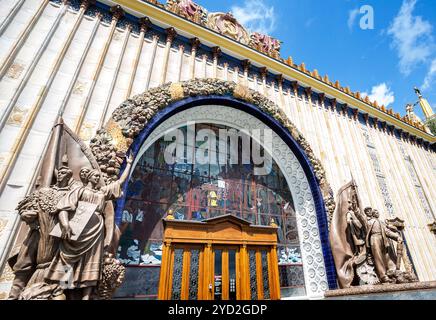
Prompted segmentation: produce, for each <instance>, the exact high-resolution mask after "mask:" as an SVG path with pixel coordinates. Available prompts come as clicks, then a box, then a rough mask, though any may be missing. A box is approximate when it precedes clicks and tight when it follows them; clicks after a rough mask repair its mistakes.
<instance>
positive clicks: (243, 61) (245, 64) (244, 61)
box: [242, 60, 251, 73]
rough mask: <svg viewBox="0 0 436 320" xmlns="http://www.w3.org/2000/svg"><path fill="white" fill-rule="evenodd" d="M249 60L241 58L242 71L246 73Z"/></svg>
mask: <svg viewBox="0 0 436 320" xmlns="http://www.w3.org/2000/svg"><path fill="white" fill-rule="evenodd" d="M250 66H251V62H250V60H242V67H243V68H244V73H248V71H249V70H250Z"/></svg>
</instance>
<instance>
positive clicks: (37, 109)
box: [0, 0, 436, 300]
mask: <svg viewBox="0 0 436 320" xmlns="http://www.w3.org/2000/svg"><path fill="white" fill-rule="evenodd" d="M0 7H1V9H2V10H0V117H1V120H0V271H2V272H0V274H2V275H1V277H0V299H1V298H7V297H8V294H9V290H10V287H11V285H12V282H13V280H14V274H13V271H12V269H11V267H10V266H9V264H8V263H7V260H8V257H9V256H10V254H11V251H12V249H13V247H14V246H15V245H16V244H17V243H19V242H20V241H22V239H23V238H24V235H23V233H24V231H23V228H22V226H21V225H22V223H21V222H20V216H19V215H18V214H17V211H16V209H15V208H16V206H17V203H18V202H19V201H20V200H21V199H22V198H23V197H25V196H26V195H27V194H29V193H30V192H31V191H32V190H33V189H34V187H35V184H37V183H38V172H39V168H40V167H41V166H42V165H43V164H42V162H43V157H44V154H45V152H46V150H47V145H48V141H49V138H50V134H51V131H52V128H53V126H54V125H55V124H56V123H57V121H58V120H57V119H58V118H59V117H62V118H63V121H64V123H65V124H66V125H67V126H68V127H69V128H70V130H71V131H72V132H74V133H75V134H76V135H77V136H78V137H79V138H80V139H81V140H82V141H83V143H84V144H85V145H86V146H88V147H89V149H90V150H91V151H92V153H93V154H94V156H95V158H96V161H97V162H98V165H99V170H101V172H102V174H103V175H104V176H105V177H106V178H107V179H109V180H110V179H111V178H113V179H115V178H116V177H118V176H120V174H121V173H122V170H123V165H122V163H123V162H122V161H123V160H122V159H121V160H120V158H122V155H123V154H125V153H127V152H128V151H129V150H130V151H131V152H133V154H134V155H135V160H134V164H133V170H132V173H131V175H130V179H129V182H128V183H127V184H126V185H125V186H124V187H123V188H124V189H123V191H124V192H123V197H122V198H121V199H119V200H117V201H116V202H115V203H114V204H115V221H116V225H117V230H119V234H120V238H119V243H117V249H116V254H117V259H118V260H119V261H120V262H121V263H122V264H123V265H124V266H125V267H126V274H125V279H124V282H123V284H122V285H121V287H120V288H119V289H118V291H117V292H116V294H115V297H117V298H141V299H157V298H162V299H214V298H215V299H224V300H226V299H278V298H282V299H294V298H295V299H296V298H302V299H305V298H323V297H326V296H329V293H328V292H335V290H337V289H339V288H342V289H344V286H343V285H341V281H340V279H339V278H340V277H341V275H340V273H341V271H340V270H339V268H340V263H339V262H338V258H337V251H335V250H337V245H336V244H335V241H336V240H335V238H334V237H333V236H332V230H336V229H335V227H334V225H335V223H336V222H337V219H336V218H335V215H337V214H340V212H339V213H338V210H339V209H340V208H339V207H340V199H339V198H340V193H339V192H340V191H341V190H343V188H342V187H343V186H344V185H346V184H347V183H349V182H350V181H351V180H352V181H353V185H355V186H357V187H358V194H359V206H360V209H361V210H363V207H372V208H376V209H377V210H378V211H379V214H380V219H381V220H383V221H385V220H386V221H388V220H391V221H396V222H398V221H400V223H399V225H397V226H399V228H398V230H396V231H397V232H398V234H401V237H402V239H403V244H404V246H401V252H402V253H401V254H402V257H403V260H404V263H403V265H401V264H400V265H399V266H398V270H400V269H401V270H406V271H407V272H409V273H410V274H412V275H413V278H414V280H415V281H416V280H418V282H417V283H418V284H416V283H415V287H414V288H415V289H416V288H418V289H419V288H429V287H432V286H433V287H434V283H433V281H435V280H436V249H435V248H436V235H435V232H436V218H435V217H436V188H435V181H436V153H435V142H436V137H435V136H434V135H433V134H432V133H431V130H430V129H429V127H428V126H427V125H426V124H425V123H426V122H424V121H421V120H420V119H419V118H417V117H416V116H415V115H414V113H413V108H412V107H410V106H409V108H408V114H407V115H406V116H401V115H400V114H398V113H395V112H394V111H393V110H392V109H387V108H386V107H385V106H380V105H378V104H377V102H376V101H370V100H369V99H368V97H363V96H362V95H361V94H360V93H359V92H357V91H352V90H351V89H350V88H349V87H346V86H343V85H341V84H340V83H339V81H336V80H333V79H329V77H328V76H327V75H320V74H319V73H318V71H317V70H308V69H307V68H306V67H305V65H304V63H301V64H296V63H295V62H294V61H293V60H292V58H291V57H289V58H282V57H281V56H280V45H281V43H280V41H278V40H276V39H273V38H271V37H270V36H268V35H262V34H259V33H255V32H254V33H251V32H249V31H248V30H246V29H245V28H244V26H242V25H241V24H240V23H239V22H238V21H237V20H236V19H235V18H234V17H233V16H232V15H231V14H225V13H209V12H207V11H206V9H204V8H202V7H200V6H199V5H197V4H195V3H193V2H191V1H190V0H169V1H168V2H167V3H165V4H161V3H159V2H157V1H156V0H148V1H146V0H142V1H133V0H117V1H109V0H99V1H96V2H94V1H88V0H84V1H78V0H70V1H58V0H53V1H49V0H16V1H12V0H2V1H0ZM417 92H418V93H419V91H417ZM419 104H420V106H421V107H422V109H423V110H424V113H425V115H426V117H427V119H426V120H429V121H430V120H432V118H434V115H433V111H432V110H431V107H430V106H429V104H428V102H427V101H426V100H425V98H424V97H422V96H421V95H420V94H419ZM172 128H179V129H180V130H181V131H180V132H182V133H183V134H184V135H189V132H192V133H193V134H194V135H195V136H198V135H201V134H202V133H204V130H207V132H209V133H211V132H212V133H213V134H215V135H216V136H218V135H219V133H220V132H221V131H223V130H227V131H228V130H237V131H238V132H245V131H247V132H255V131H256V130H264V131H265V130H270V131H271V136H270V140H271V141H270V142H271V143H270V144H269V145H267V144H266V143H265V144H263V143H262V142H261V140H262V139H260V138H259V139H257V138H256V136H255V135H254V134H253V135H249V134H248V133H247V134H245V133H243V134H242V136H244V135H248V141H251V142H252V143H253V145H254V144H256V143H257V144H260V145H261V151H262V152H261V153H262V154H263V155H265V154H269V155H270V158H271V159H270V163H269V167H270V170H269V171H268V172H267V173H265V174H263V175H256V174H255V168H256V164H254V163H252V161H251V162H250V161H249V163H248V164H247V163H244V164H242V163H239V162H236V163H230V162H228V161H227V160H228V157H229V154H228V150H227V151H225V152H224V153H223V155H222V158H220V156H221V154H220V152H221V151H219V152H218V155H215V154H214V153H212V156H213V155H215V156H216V157H218V158H220V159H225V160H224V162H220V161H218V162H216V161H211V162H209V163H206V164H204V163H199V162H196V161H189V155H188V154H195V153H196V152H197V150H198V148H199V145H198V144H196V142H198V140H197V141H193V143H190V141H189V139H186V140H185V139H182V142H181V144H182V147H183V150H185V151H184V153H183V154H182V156H181V157H179V158H178V159H177V161H176V163H173V164H172V165H171V166H170V165H168V163H166V162H165V150H166V148H167V147H168V145H169V143H168V140H166V139H164V136H165V134H166V133H167V132H168V130H170V129H172ZM244 130H245V131H244ZM264 139H266V137H264ZM206 141H208V143H209V142H210V141H212V143H210V145H209V146H210V147H211V146H212V144H214V142H213V141H214V140H210V138H209V139H208V140H206ZM263 141H265V140H263ZM214 147H215V144H214ZM208 150H209V149H208ZM236 150H237V153H238V154H239V153H240V152H241V150H240V149H236ZM208 156H210V153H209V155H208ZM216 157H215V160H216ZM119 160H120V161H119ZM209 160H211V159H209ZM338 208H339V209H338ZM346 209H348V208H346ZM339 211H340V210H339ZM345 211H346V210H345ZM335 212H336V213H335ZM335 221H336V222H335ZM205 230H206V231H205ZM268 230H269V231H268ZM271 230H273V231H274V232H273V234H274V236H273V237H272V238H271V235H270V233H271V232H270V231H271ZM187 231H191V233H189V234H188V233H186V232H187ZM347 232H348V231H347ZM253 234H254V235H255V236H252V235H253ZM256 235H257V236H256ZM275 235H277V236H275ZM187 239H191V240H189V241H188V240H187ZM217 239H218V240H217ZM335 248H336V249H335ZM403 251H404V253H403ZM397 254H399V251H398V250H397ZM370 265H371V264H370ZM369 269H371V268H369ZM162 270H163V271H162ZM359 270H360V271H359V272H360V273H359V272H358V274H359V277H360V284H366V285H371V284H375V283H377V282H380V281H381V280H382V279H380V276H379V277H378V278H377V275H375V273H374V272H375V271H374V268H372V269H371V270H369V271H368V270H367V271H365V270H363V269H362V268H361V269H359ZM179 271H180V272H179ZM245 271H246V272H245ZM365 272H367V273H368V274H371V272H372V275H373V278H374V279H375V280H374V279H373V280H369V278H368V277H369V276H365V275H363V274H364V273H365ZM163 274H164V275H165V276H163ZM201 279H205V280H201ZM365 279H366V280H365ZM371 281H372V282H371ZM420 283H421V284H422V286H421V287H419V284H420ZM345 288H347V286H345ZM376 291H377V290H376ZM392 291H395V288H394V289H392ZM374 292H375V291H374ZM344 294H347V292H345V293H344ZM348 294H354V293H351V291H349V292H348ZM330 295H331V294H330Z"/></svg>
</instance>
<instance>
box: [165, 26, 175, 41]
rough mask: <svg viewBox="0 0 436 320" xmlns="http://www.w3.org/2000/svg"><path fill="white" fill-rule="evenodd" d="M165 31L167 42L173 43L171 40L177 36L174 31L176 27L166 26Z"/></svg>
mask: <svg viewBox="0 0 436 320" xmlns="http://www.w3.org/2000/svg"><path fill="white" fill-rule="evenodd" d="M165 32H166V34H167V42H169V43H173V41H174V39H175V38H176V36H177V32H176V29H174V28H172V27H171V28H167V29H166V30H165Z"/></svg>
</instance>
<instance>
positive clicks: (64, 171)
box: [56, 167, 73, 186]
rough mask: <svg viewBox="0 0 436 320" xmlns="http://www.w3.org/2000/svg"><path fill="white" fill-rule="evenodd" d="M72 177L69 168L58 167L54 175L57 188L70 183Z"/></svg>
mask: <svg viewBox="0 0 436 320" xmlns="http://www.w3.org/2000/svg"><path fill="white" fill-rule="evenodd" d="M72 176H73V171H71V170H70V168H68V167H60V168H59V169H58V171H57V174H56V180H57V184H58V185H59V186H65V185H67V184H68V181H70V179H71V177H72Z"/></svg>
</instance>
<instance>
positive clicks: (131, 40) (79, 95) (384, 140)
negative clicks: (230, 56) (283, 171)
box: [0, 0, 436, 297]
mask: <svg viewBox="0 0 436 320" xmlns="http://www.w3.org/2000/svg"><path fill="white" fill-rule="evenodd" d="M14 6H17V7H16V9H14V8H15V7H14ZM0 8H1V10H0V67H1V66H2V65H4V64H5V63H6V62H8V61H9V62H10V65H9V67H8V68H7V70H6V72H5V74H4V75H3V77H1V78H0V115H1V116H2V117H6V115H7V112H8V108H9V109H10V110H9V115H8V116H7V117H6V118H5V119H7V121H6V122H5V125H4V126H3V128H0V174H1V175H2V176H1V177H4V179H7V180H6V181H7V183H6V185H5V188H4V190H3V192H1V193H0V257H1V261H4V259H5V258H6V256H7V250H8V249H9V248H10V245H11V241H12V238H13V235H14V232H15V230H16V227H17V221H18V219H17V214H16V212H15V211H14V208H15V206H16V204H17V203H18V202H19V201H20V200H21V199H22V198H23V197H24V196H25V195H26V193H27V192H29V190H30V185H31V182H32V179H34V173H35V171H36V168H37V166H38V162H39V161H40V159H41V155H42V153H43V150H44V146H45V144H46V143H47V139H48V137H49V134H50V130H51V127H52V125H53V124H54V122H55V120H56V118H57V116H58V114H60V115H62V116H63V117H64V120H65V122H66V124H67V125H68V126H69V127H70V128H72V129H73V130H74V131H76V132H77V133H78V134H79V135H80V136H81V137H82V138H83V139H84V140H85V141H89V140H90V139H91V138H92V137H93V136H94V134H95V132H96V130H97V129H98V128H99V126H100V124H101V123H105V122H106V121H107V120H108V119H109V117H110V115H111V113H112V112H113V110H114V109H115V108H116V107H117V106H118V105H119V104H121V103H122V102H123V101H124V100H125V99H126V98H128V97H131V96H133V95H136V94H140V93H142V92H144V91H145V90H147V89H150V88H153V87H157V86H159V85H161V84H162V80H164V82H169V81H171V82H177V81H186V80H189V79H192V75H194V77H195V78H205V77H208V78H212V77H214V76H215V75H216V77H217V78H219V79H222V80H228V81H234V82H237V83H240V84H245V85H247V86H248V87H250V88H252V89H254V90H257V91H259V92H261V93H264V94H265V95H266V96H268V98H269V99H271V100H272V101H274V102H275V103H277V105H279V106H280V108H282V109H283V110H284V112H285V113H286V115H287V116H288V117H289V118H290V119H291V120H292V122H293V123H294V124H295V125H296V126H297V127H298V129H299V130H300V131H301V132H302V133H303V135H304V136H305V137H306V139H307V140H308V142H309V143H310V145H311V146H312V148H313V150H314V152H315V154H316V156H317V157H318V158H319V159H320V160H321V161H322V163H323V165H324V168H325V170H326V173H327V178H328V181H329V183H330V184H331V187H332V189H333V191H334V193H335V194H336V192H337V191H338V189H339V188H340V187H341V186H342V185H344V184H345V183H347V182H349V181H350V179H351V176H352V175H353V177H354V179H355V180H356V182H357V184H358V186H359V192H360V195H361V198H362V201H363V204H364V205H365V206H372V207H374V208H377V209H378V210H379V211H380V213H381V215H382V218H388V217H390V216H389V212H388V211H387V208H386V206H385V199H384V197H383V195H382V192H381V190H380V185H379V183H378V180H377V175H376V170H375V168H374V161H373V160H372V159H371V155H370V151H369V150H370V149H369V148H368V146H367V140H366V138H365V135H364V133H365V132H366V133H367V134H368V136H369V137H370V140H371V141H372V143H373V146H374V148H375V149H374V150H375V154H376V155H377V158H378V161H379V164H380V170H381V172H382V174H383V176H384V179H385V182H386V185H387V192H388V194H389V197H390V199H391V201H392V206H393V212H394V214H395V216H398V217H399V218H401V219H404V220H405V221H406V229H405V231H404V234H405V237H406V241H407V244H408V246H409V250H410V254H411V256H412V259H413V262H414V265H415V268H416V271H417V274H418V277H419V279H420V280H421V281H428V280H436V250H435V248H436V236H435V235H434V234H433V233H431V232H430V230H429V228H428V224H430V223H432V222H434V216H433V218H432V217H431V216H429V215H428V212H427V214H426V212H425V210H424V206H423V201H427V203H428V207H429V208H430V211H431V212H432V213H431V214H433V215H434V213H435V212H436V188H435V181H436V154H435V152H433V151H429V150H425V148H424V147H422V146H419V145H418V144H416V143H412V142H410V141H409V140H407V139H402V141H399V140H398V139H397V138H396V137H395V136H393V135H392V134H391V133H389V130H388V131H387V132H384V131H383V130H382V129H378V128H377V129H376V128H373V127H371V126H366V125H362V124H361V123H360V122H359V121H358V120H354V119H353V118H352V117H350V116H348V115H343V114H341V113H340V112H338V111H334V110H332V108H329V107H328V106H325V105H322V104H320V101H312V100H311V98H308V97H307V96H306V95H296V92H294V90H293V89H292V88H288V87H286V88H283V89H282V88H281V87H280V88H279V86H278V83H277V82H275V83H274V82H273V83H271V82H268V83H266V84H265V83H264V82H263V81H262V78H261V76H260V75H253V74H249V76H248V78H246V77H245V76H244V73H243V69H242V68H243V67H242V66H241V67H240V69H239V70H237V69H235V68H230V67H229V66H228V65H227V64H225V63H223V62H222V61H221V58H218V65H217V67H216V68H215V67H214V63H213V61H210V60H208V59H207V56H200V55H196V57H195V59H192V54H191V52H190V51H191V49H190V48H191V47H190V45H189V44H187V45H186V47H183V46H174V47H171V49H170V50H169V53H168V55H166V43H165V42H162V41H161V40H159V39H158V37H157V36H154V37H153V36H152V35H150V34H149V33H146V37H145V39H144V38H143V37H142V36H140V35H138V34H136V33H133V32H131V31H130V30H129V29H120V28H116V27H115V25H114V23H112V24H111V23H110V22H101V21H100V18H97V17H96V18H91V17H88V16H86V15H85V16H81V15H80V13H79V12H78V11H75V10H72V9H71V8H69V7H65V6H64V5H62V4H60V5H58V4H53V3H51V2H47V1H43V0H24V1H20V2H17V1H13V0H2V1H0ZM13 10H15V15H14V16H13V18H12V19H8V13H10V12H12V11H13ZM56 24H57V25H56ZM2 28H3V29H2ZM75 28H76V29H75ZM74 32H75V33H74ZM69 35H74V36H73V37H72V39H71V42H70V43H67V42H68V41H67V39H68V36H69ZM20 39H21V40H20ZM20 41H21V42H20ZM38 52H39V53H40V54H39V58H37V57H38ZM166 57H168V59H166ZM56 62H59V65H58V67H57V69H56ZM193 63H194V65H193ZM165 66H166V68H165ZM31 68H33V70H32V69H31ZM29 70H31V72H28V71H29ZM50 77H53V81H50ZM44 90H45V91H44ZM44 92H45V94H42V93H44ZM129 93H130V95H129ZM350 107H352V106H350ZM365 128H366V129H365ZM400 148H403V150H404V151H405V153H406V154H407V155H408V156H410V158H411V162H412V163H413V166H414V168H415V170H416V175H417V177H418V179H419V183H420V187H421V190H422V191H423V193H424V194H425V196H426V199H424V200H422V199H420V196H419V194H418V192H417V187H416V183H415V182H416V181H414V179H413V177H412V175H411V172H410V167H409V165H408V162H407V160H406V159H405V157H404V156H403V154H402V152H401V149H400ZM5 173H7V174H6V175H5ZM6 274H7V272H6ZM10 280H11V279H10V277H8V276H3V277H2V278H0V297H1V294H2V293H3V296H4V294H5V292H6V293H7V292H8V290H9V287H8V286H9V283H10Z"/></svg>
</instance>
